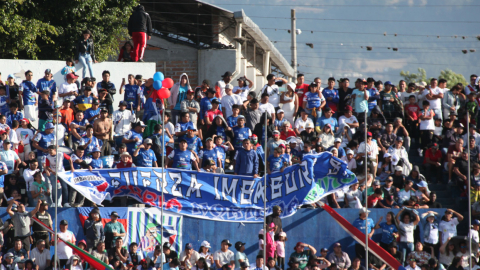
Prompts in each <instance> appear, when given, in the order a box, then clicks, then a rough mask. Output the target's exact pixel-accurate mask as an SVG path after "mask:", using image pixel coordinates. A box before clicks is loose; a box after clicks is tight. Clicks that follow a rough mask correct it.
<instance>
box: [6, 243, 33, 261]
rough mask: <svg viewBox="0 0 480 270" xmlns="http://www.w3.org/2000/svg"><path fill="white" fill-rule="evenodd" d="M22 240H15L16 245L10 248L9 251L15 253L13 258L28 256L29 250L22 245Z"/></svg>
mask: <svg viewBox="0 0 480 270" xmlns="http://www.w3.org/2000/svg"><path fill="white" fill-rule="evenodd" d="M22 244H23V243H22V240H21V239H17V240H15V246H14V247H13V248H11V249H9V250H8V251H7V252H8V253H11V254H13V258H14V259H16V258H20V259H22V258H28V253H27V251H26V250H25V249H24V248H23V246H22Z"/></svg>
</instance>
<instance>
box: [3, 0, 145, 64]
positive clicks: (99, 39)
mask: <svg viewBox="0 0 480 270" xmlns="http://www.w3.org/2000/svg"><path fill="white" fill-rule="evenodd" d="M137 4H138V3H137V0H69V1H64V0H49V1H46V0H4V1H2V10H3V13H4V14H3V16H1V17H0V36H1V37H2V38H1V39H0V45H1V46H2V50H1V51H0V57H1V58H22V59H58V60H61V59H65V58H66V57H73V56H74V54H75V50H76V46H75V44H76V42H77V41H78V40H79V39H80V37H81V33H82V31H83V30H85V29H89V30H90V31H91V32H92V36H93V40H94V42H95V55H96V57H97V60H98V61H102V60H106V59H107V58H108V57H109V56H112V55H115V54H116V53H117V52H118V46H119V41H120V40H124V39H126V38H127V36H128V33H127V29H126V26H127V22H128V18H129V17H130V14H131V13H132V9H133V7H134V6H136V5H137Z"/></svg>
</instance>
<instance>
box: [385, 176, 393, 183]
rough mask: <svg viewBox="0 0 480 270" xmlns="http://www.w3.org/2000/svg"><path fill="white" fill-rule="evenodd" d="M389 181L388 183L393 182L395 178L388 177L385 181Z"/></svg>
mask: <svg viewBox="0 0 480 270" xmlns="http://www.w3.org/2000/svg"><path fill="white" fill-rule="evenodd" d="M386 181H388V182H393V178H392V177H391V176H389V177H387V179H385V182H386Z"/></svg>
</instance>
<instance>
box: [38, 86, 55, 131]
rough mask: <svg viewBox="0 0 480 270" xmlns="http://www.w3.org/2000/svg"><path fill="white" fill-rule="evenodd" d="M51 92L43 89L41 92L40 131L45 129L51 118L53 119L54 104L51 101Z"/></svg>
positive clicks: (39, 107)
mask: <svg viewBox="0 0 480 270" xmlns="http://www.w3.org/2000/svg"><path fill="white" fill-rule="evenodd" d="M49 96H50V92H49V91H48V90H43V92H41V93H40V98H41V99H40V102H39V104H38V119H39V120H38V129H39V130H40V131H45V125H46V124H47V122H48V120H49V119H52V112H53V106H52V104H51V103H50V99H49Z"/></svg>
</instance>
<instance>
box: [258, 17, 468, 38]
mask: <svg viewBox="0 0 480 270" xmlns="http://www.w3.org/2000/svg"><path fill="white" fill-rule="evenodd" d="M297 19H298V18H297ZM260 29H265V30H275V31H277V30H284V31H288V30H290V29H281V28H268V27H260ZM302 32H311V33H315V32H316V33H333V34H360V35H375V36H395V37H397V36H406V37H433V38H442V37H449V38H462V39H463V38H464V37H465V38H469V37H476V36H467V35H451V36H446V35H434V34H432V35H425V34H423V35H422V34H397V33H394V34H387V33H386V32H384V33H365V32H342V31H321V30H302Z"/></svg>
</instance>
